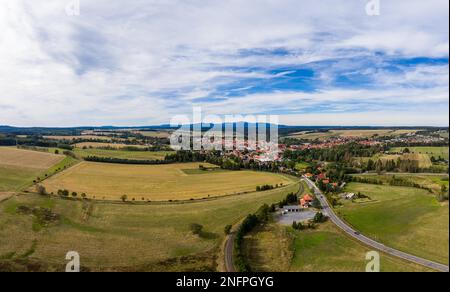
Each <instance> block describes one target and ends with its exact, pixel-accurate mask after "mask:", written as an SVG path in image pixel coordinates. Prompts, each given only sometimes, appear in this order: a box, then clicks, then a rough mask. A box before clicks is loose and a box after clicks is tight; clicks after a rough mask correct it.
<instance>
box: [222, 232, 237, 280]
mask: <svg viewBox="0 0 450 292" xmlns="http://www.w3.org/2000/svg"><path fill="white" fill-rule="evenodd" d="M235 239H236V232H235V231H233V232H232V233H230V234H229V235H228V236H227V239H226V242H225V250H224V254H225V269H226V271H227V272H231V273H233V272H236V269H235V268H234V264H233V251H234V240H235Z"/></svg>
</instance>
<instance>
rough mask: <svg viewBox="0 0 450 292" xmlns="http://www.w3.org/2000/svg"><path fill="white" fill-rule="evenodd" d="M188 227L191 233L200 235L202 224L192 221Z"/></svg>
mask: <svg viewBox="0 0 450 292" xmlns="http://www.w3.org/2000/svg"><path fill="white" fill-rule="evenodd" d="M189 229H190V230H191V232H192V234H194V235H200V233H202V230H203V226H202V225H200V224H197V223H192V224H191V225H189Z"/></svg>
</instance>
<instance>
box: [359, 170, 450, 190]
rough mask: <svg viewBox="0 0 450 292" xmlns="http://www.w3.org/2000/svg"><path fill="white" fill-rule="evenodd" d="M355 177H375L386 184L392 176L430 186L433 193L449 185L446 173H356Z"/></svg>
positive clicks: (426, 186)
mask: <svg viewBox="0 0 450 292" xmlns="http://www.w3.org/2000/svg"><path fill="white" fill-rule="evenodd" d="M356 177H361V178H367V179H375V180H378V181H382V182H383V183H386V184H388V183H389V182H390V181H391V180H392V179H393V178H394V177H395V178H401V179H403V180H406V181H409V182H412V183H416V184H419V185H421V186H423V187H425V188H430V189H431V190H433V192H434V193H436V194H437V193H439V192H440V191H441V188H442V186H446V187H447V189H448V187H449V177H448V175H447V174H433V175H429V174H415V173H409V174H404V173H399V174H395V175H393V174H389V175H388V174H385V175H356Z"/></svg>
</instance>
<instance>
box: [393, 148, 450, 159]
mask: <svg viewBox="0 0 450 292" xmlns="http://www.w3.org/2000/svg"><path fill="white" fill-rule="evenodd" d="M404 149H405V148H400V147H397V148H391V149H390V152H393V153H401V152H403V150H404ZM408 149H409V151H410V152H411V153H413V154H425V155H427V156H429V157H430V158H431V157H432V156H434V157H435V158H436V159H437V158H439V157H442V158H444V159H446V160H448V153H449V150H448V147H408Z"/></svg>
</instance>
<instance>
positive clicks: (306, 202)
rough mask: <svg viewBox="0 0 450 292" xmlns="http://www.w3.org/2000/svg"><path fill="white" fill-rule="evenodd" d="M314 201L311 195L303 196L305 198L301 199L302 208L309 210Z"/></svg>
mask: <svg viewBox="0 0 450 292" xmlns="http://www.w3.org/2000/svg"><path fill="white" fill-rule="evenodd" d="M312 201H313V198H312V197H311V195H309V194H306V195H304V196H303V198H301V199H300V206H301V207H302V208H309V207H311V203H312Z"/></svg>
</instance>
